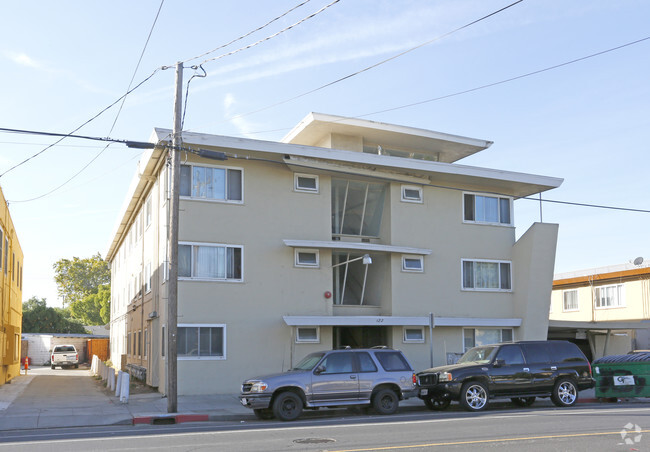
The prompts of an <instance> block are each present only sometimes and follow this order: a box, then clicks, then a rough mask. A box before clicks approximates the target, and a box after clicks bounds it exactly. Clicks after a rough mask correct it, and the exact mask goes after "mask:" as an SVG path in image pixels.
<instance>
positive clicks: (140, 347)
mask: <svg viewBox="0 0 650 452" xmlns="http://www.w3.org/2000/svg"><path fill="white" fill-rule="evenodd" d="M137 345H138V353H137V356H142V330H140V331H138V344H137Z"/></svg>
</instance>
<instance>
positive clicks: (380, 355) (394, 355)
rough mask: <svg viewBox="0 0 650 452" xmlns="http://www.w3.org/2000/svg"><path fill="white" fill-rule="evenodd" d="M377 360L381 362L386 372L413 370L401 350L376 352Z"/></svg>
mask: <svg viewBox="0 0 650 452" xmlns="http://www.w3.org/2000/svg"><path fill="white" fill-rule="evenodd" d="M375 356H376V357H377V361H379V364H381V367H383V368H384V370H385V371H386V372H401V371H405V370H411V366H410V365H409V363H408V362H407V361H406V358H404V356H403V355H402V353H401V352H397V351H387V352H376V353H375Z"/></svg>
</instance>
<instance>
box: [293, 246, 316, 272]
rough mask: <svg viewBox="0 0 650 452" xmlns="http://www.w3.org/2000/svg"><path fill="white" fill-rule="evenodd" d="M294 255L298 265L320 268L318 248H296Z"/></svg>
mask: <svg viewBox="0 0 650 452" xmlns="http://www.w3.org/2000/svg"><path fill="white" fill-rule="evenodd" d="M294 255H295V265H296V267H311V268H318V267H319V265H320V260H319V253H318V250H309V249H300V248H296V250H295V251H294Z"/></svg>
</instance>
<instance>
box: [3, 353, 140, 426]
mask: <svg viewBox="0 0 650 452" xmlns="http://www.w3.org/2000/svg"><path fill="white" fill-rule="evenodd" d="M15 380H16V381H15V382H14V381H12V384H11V385H9V386H8V387H7V388H2V390H3V391H9V390H16V391H19V394H18V395H17V396H16V397H15V399H14V400H13V402H11V404H10V405H9V406H8V407H7V408H6V409H4V410H2V411H0V430H12V429H25V428H47V427H65V426H78V425H85V424H86V423H89V422H90V424H88V425H110V424H115V423H121V422H122V421H124V422H126V420H128V422H129V423H130V422H131V418H132V416H131V413H130V412H129V410H128V408H127V407H126V406H124V405H123V404H120V403H119V402H118V403H115V402H114V400H113V399H111V398H110V397H109V396H108V395H106V394H104V392H103V391H102V390H101V387H100V386H99V385H98V383H97V382H96V381H95V379H94V377H92V376H91V375H90V371H89V370H88V368H86V367H80V368H79V369H63V370H62V369H60V368H56V369H55V370H52V369H50V368H49V366H48V367H41V366H39V367H35V368H32V369H29V371H28V376H27V377H25V376H24V375H21V376H20V377H16V379H15ZM25 383H27V384H25ZM13 385H16V386H13ZM21 386H22V387H21ZM98 423H99V424H98Z"/></svg>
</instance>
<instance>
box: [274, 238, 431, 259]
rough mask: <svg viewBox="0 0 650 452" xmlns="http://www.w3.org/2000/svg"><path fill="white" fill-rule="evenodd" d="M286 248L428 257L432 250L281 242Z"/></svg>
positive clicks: (327, 242) (390, 246) (323, 241)
mask: <svg viewBox="0 0 650 452" xmlns="http://www.w3.org/2000/svg"><path fill="white" fill-rule="evenodd" d="M282 241H283V242H284V244H285V245H286V246H289V247H292V248H323V249H333V250H357V251H376V252H380V253H400V254H418V255H423V256H424V255H429V254H431V253H432V250H428V249H426V248H411V247H407V246H394V245H379V244H375V243H361V242H341V241H327V240H292V239H284V240H282Z"/></svg>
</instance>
